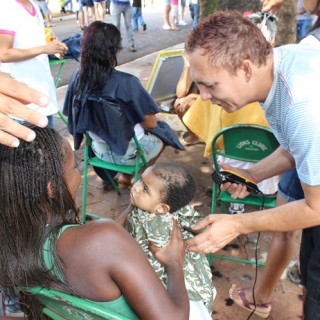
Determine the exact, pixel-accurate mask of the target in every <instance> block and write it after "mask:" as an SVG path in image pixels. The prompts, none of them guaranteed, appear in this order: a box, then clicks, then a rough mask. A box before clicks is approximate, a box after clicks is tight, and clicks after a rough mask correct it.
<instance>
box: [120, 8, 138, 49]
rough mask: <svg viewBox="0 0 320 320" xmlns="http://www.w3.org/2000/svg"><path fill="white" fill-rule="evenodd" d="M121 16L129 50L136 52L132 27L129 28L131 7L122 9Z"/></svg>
mask: <svg viewBox="0 0 320 320" xmlns="http://www.w3.org/2000/svg"><path fill="white" fill-rule="evenodd" d="M123 15H124V23H125V26H126V31H127V36H128V42H129V50H130V51H136V49H135V43H134V35H133V31H132V26H131V20H132V16H131V7H130V6H128V7H126V8H125V9H124V12H123Z"/></svg>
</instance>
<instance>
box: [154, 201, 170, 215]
mask: <svg viewBox="0 0 320 320" xmlns="http://www.w3.org/2000/svg"><path fill="white" fill-rule="evenodd" d="M168 212H170V206H169V205H168V204H166V203H160V204H159V205H158V206H157V213H161V214H165V213H168Z"/></svg>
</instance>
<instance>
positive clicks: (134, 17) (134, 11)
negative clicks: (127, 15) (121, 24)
mask: <svg viewBox="0 0 320 320" xmlns="http://www.w3.org/2000/svg"><path fill="white" fill-rule="evenodd" d="M131 11H132V29H133V31H138V17H137V15H138V8H137V7H132V9H131Z"/></svg>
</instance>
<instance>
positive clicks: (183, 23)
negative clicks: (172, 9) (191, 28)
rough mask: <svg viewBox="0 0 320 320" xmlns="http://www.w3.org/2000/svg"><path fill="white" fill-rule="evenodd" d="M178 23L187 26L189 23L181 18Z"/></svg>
mask: <svg viewBox="0 0 320 320" xmlns="http://www.w3.org/2000/svg"><path fill="white" fill-rule="evenodd" d="M178 25H179V26H186V25H187V23H186V22H185V21H184V20H180V21H179V22H178Z"/></svg>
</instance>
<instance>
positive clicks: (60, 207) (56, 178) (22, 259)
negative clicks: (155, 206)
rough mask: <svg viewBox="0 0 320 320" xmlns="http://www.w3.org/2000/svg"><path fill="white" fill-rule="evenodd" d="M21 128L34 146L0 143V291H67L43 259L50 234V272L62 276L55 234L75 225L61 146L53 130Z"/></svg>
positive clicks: (61, 141)
mask: <svg viewBox="0 0 320 320" xmlns="http://www.w3.org/2000/svg"><path fill="white" fill-rule="evenodd" d="M27 126H28V127H29V128H31V129H32V130H33V131H35V133H36V138H35V140H34V141H32V142H25V141H21V142H20V146H19V147H18V148H10V147H6V146H4V145H1V144H0V203H1V205H0V220H1V224H0V243H1V250H2V252H3V254H2V255H0V288H6V289H8V290H14V289H15V288H23V287H32V286H44V287H48V288H55V289H57V290H61V291H65V292H73V291H72V289H71V288H70V287H69V286H68V284H67V282H66V283H62V282H61V281H59V280H58V279H57V278H56V277H55V276H54V275H53V274H52V273H51V272H50V271H48V270H47V267H46V265H45V261H44V256H43V255H44V249H43V245H44V241H45V239H46V238H47V237H48V235H50V236H51V240H52V243H51V247H50V251H51V253H52V256H53V259H54V267H55V268H56V269H57V270H58V271H59V272H60V273H61V274H62V275H63V270H62V263H61V261H60V260H59V258H58V256H57V250H56V244H57V237H58V233H59V231H60V229H61V227H62V226H63V225H66V224H75V223H77V221H78V217H77V210H76V207H75V203H74V200H73V198H72V196H71V194H70V192H69V189H68V186H67V184H66V181H65V179H64V169H63V168H64V161H65V155H64V148H63V143H67V142H64V140H63V139H62V138H61V137H60V136H59V134H58V133H57V132H56V131H55V130H53V129H50V128H44V129H42V128H38V127H35V126H32V125H27ZM49 185H50V191H49V190H48V186H49ZM31 318H32V316H29V319H31ZM40 318H41V317H40V316H38V315H37V316H36V317H35V316H34V317H33V318H32V319H40Z"/></svg>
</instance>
